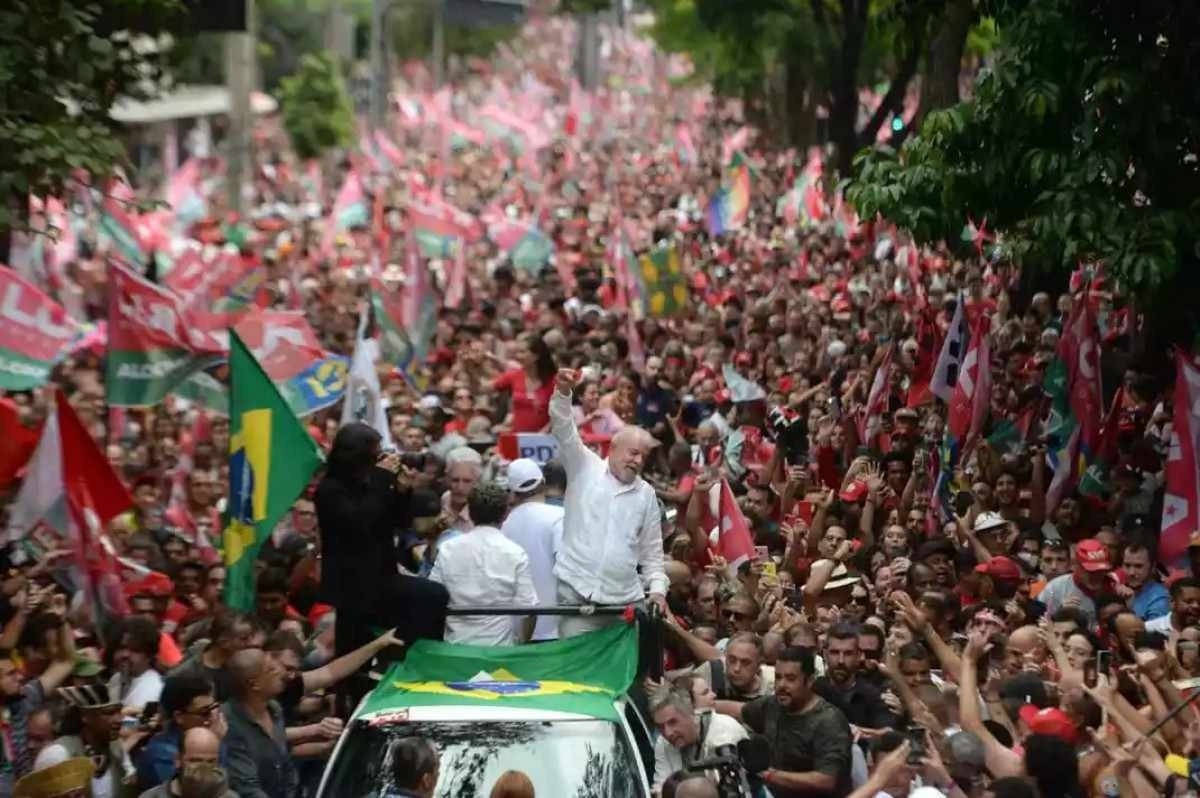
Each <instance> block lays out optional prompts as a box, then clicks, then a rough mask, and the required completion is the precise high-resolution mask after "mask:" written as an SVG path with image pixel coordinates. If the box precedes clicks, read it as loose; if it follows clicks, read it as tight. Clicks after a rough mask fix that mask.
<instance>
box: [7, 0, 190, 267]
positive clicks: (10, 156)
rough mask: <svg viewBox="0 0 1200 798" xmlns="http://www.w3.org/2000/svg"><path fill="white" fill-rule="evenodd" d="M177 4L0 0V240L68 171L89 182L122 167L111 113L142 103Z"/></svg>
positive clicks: (159, 0) (157, 73) (160, 0)
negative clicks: (126, 100) (127, 100)
mask: <svg viewBox="0 0 1200 798" xmlns="http://www.w3.org/2000/svg"><path fill="white" fill-rule="evenodd" d="M183 10H184V9H183V6H182V5H181V4H180V3H179V2H177V0H107V2H105V3H104V4H100V3H63V2H59V1H58V0H7V2H5V3H4V5H3V8H2V9H0V85H2V86H3V87H4V102H3V112H2V113H0V196H2V197H3V201H0V236H3V239H4V241H5V242H6V241H7V233H8V232H9V231H11V230H12V229H14V228H19V227H21V226H22V225H24V224H25V222H26V213H27V209H28V205H27V198H28V197H29V196H30V195H39V196H42V195H46V194H58V193H61V191H62V188H63V185H64V183H65V182H66V181H67V180H68V179H69V178H70V176H71V175H72V174H73V173H75V172H76V170H83V171H85V172H87V173H88V174H90V175H91V177H92V179H93V180H102V179H103V178H105V177H107V176H108V175H111V174H112V173H113V170H114V169H115V168H116V167H117V166H118V165H120V164H123V163H126V162H127V158H126V155H125V146H124V144H123V143H122V142H121V140H120V139H119V126H118V125H117V124H116V123H114V122H113V121H112V120H111V119H109V116H108V113H109V109H110V108H111V107H112V105H113V103H114V102H116V100H117V99H119V98H121V97H131V98H144V97H147V96H149V95H151V94H152V93H153V92H154V90H155V89H156V88H157V86H158V83H159V81H160V79H161V77H162V74H163V73H162V66H163V63H162V56H161V53H162V51H163V50H164V49H165V48H164V47H163V46H162V45H163V43H164V42H163V40H162V39H161V38H160V36H159V34H161V33H162V32H163V31H165V30H168V29H170V28H171V27H172V26H174V25H176V24H177V23H179V22H180V20H181V19H182V18H183ZM0 249H3V250H4V251H7V245H6V244H5V246H3V247H0Z"/></svg>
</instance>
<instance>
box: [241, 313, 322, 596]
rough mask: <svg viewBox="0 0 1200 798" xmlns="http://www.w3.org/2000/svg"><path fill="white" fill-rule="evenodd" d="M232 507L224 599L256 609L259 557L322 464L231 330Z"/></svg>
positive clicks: (282, 402) (288, 410) (307, 438)
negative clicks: (280, 522) (285, 514)
mask: <svg viewBox="0 0 1200 798" xmlns="http://www.w3.org/2000/svg"><path fill="white" fill-rule="evenodd" d="M229 409H230V412H229V436H230V437H229V506H228V507H227V508H226V510H225V531H224V534H223V535H222V544H223V548H224V550H225V567H226V568H227V569H228V575H227V577H226V581H225V603H226V604H228V605H229V606H230V607H233V608H234V609H237V610H243V611H247V610H251V609H253V608H254V560H255V558H256V557H257V556H258V550H259V549H260V548H261V547H262V544H263V542H264V541H265V540H266V539H267V538H268V537H269V536H270V534H271V530H273V529H274V528H275V524H277V523H278V522H279V519H280V518H282V517H283V514H284V513H286V512H287V511H288V509H289V508H290V507H291V506H292V503H293V502H294V501H296V497H297V496H299V495H300V492H301V491H302V490H304V486H305V485H307V484H308V480H309V478H311V477H312V475H313V472H314V471H316V469H317V466H319V465H320V464H321V454H320V452H318V451H317V446H316V444H315V443H314V442H313V439H312V438H310V437H309V435H308V432H306V431H305V429H304V427H303V426H301V424H300V422H299V421H298V420H297V419H296V415H295V414H294V413H293V412H292V410H291V408H290V407H288V404H287V402H285V401H284V399H283V397H282V396H280V395H279V391H278V389H276V388H275V384H274V383H273V382H271V379H270V377H268V376H267V374H266V372H265V371H263V369H262V366H260V365H259V364H258V361H257V360H255V359H254V355H252V354H250V350H249V349H247V348H246V345H245V344H244V343H242V339H241V338H239V337H238V335H237V333H235V332H234V331H233V330H230V331H229Z"/></svg>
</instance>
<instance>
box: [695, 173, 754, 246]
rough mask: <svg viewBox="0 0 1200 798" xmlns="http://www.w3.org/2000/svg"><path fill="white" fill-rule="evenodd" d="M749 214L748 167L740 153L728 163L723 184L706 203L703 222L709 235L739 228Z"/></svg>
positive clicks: (717, 234)
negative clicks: (706, 207)
mask: <svg viewBox="0 0 1200 798" xmlns="http://www.w3.org/2000/svg"><path fill="white" fill-rule="evenodd" d="M749 214H750V165H749V164H747V163H746V159H745V158H744V157H743V156H742V154H741V153H740V152H738V153H734V155H733V159H732V160H731V161H730V162H729V168H728V171H727V172H726V178H725V182H724V183H723V184H722V185H721V188H720V189H718V190H717V193H716V194H714V195H713V197H712V199H711V200H709V202H708V209H707V210H706V211H705V213H704V222H705V224H706V225H707V226H708V232H709V235H714V236H719V235H721V234H723V233H728V232H730V231H731V230H737V229H739V228H741V226H742V225H743V224H745V222H746V217H747V216H749Z"/></svg>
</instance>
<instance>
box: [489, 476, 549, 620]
mask: <svg viewBox="0 0 1200 798" xmlns="http://www.w3.org/2000/svg"><path fill="white" fill-rule="evenodd" d="M508 491H509V493H511V494H512V495H513V500H514V502H515V506H514V507H513V508H512V510H511V511H510V512H509V514H508V518H505V519H504V526H502V527H500V531H501V532H503V533H504V535H505V537H507V538H508V539H509V540H511V541H512V542H514V543H516V544H517V545H518V546H520V547H521V548H522V549H524V550H525V554H526V556H528V557H529V572H530V574H531V575H532V576H533V588H534V590H536V591H537V597H538V604H541V605H543V606H554V604H555V603H557V598H556V591H557V587H558V586H557V583H556V581H555V579H554V560H555V558H556V557H557V556H558V549H559V547H560V546H561V545H562V534H563V508H561V507H556V506H554V505H552V504H546V480H545V477H544V476H543V475H542V469H541V467H540V466H538V464H537V463H535V462H534V461H532V460H530V459H529V458H527V457H522V458H521V459H519V460H513V461H512V462H511V463H509V464H508ZM557 638H558V619H557V618H554V617H552V616H543V617H541V618H538V619H537V623H536V624H535V625H534V628H533V638H532V639H533V640H555V639H557Z"/></svg>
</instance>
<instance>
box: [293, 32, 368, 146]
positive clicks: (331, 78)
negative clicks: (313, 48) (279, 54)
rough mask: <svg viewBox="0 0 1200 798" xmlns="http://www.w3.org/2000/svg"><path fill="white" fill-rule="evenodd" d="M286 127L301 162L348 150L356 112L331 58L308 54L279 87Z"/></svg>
mask: <svg viewBox="0 0 1200 798" xmlns="http://www.w3.org/2000/svg"><path fill="white" fill-rule="evenodd" d="M280 97H281V105H282V111H283V126H284V128H285V129H286V130H287V133H288V136H289V137H290V138H291V141H292V147H293V148H295V150H296V154H297V155H298V156H300V157H301V158H318V157H320V156H321V155H323V154H324V153H325V152H327V151H328V150H330V149H333V148H335V147H345V146H347V145H348V144H350V142H351V141H352V140H353V136H354V109H353V108H352V107H351V105H350V96H349V94H348V93H347V92H346V84H345V83H344V82H343V81H342V75H341V71H340V70H339V69H338V66H337V64H336V63H334V59H333V57H332V56H330V55H328V54H325V53H309V54H308V55H305V56H304V57H303V58H301V59H300V69H299V70H298V71H297V72H296V74H295V75H292V76H290V77H286V78H284V79H283V81H282V82H281V84H280Z"/></svg>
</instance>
